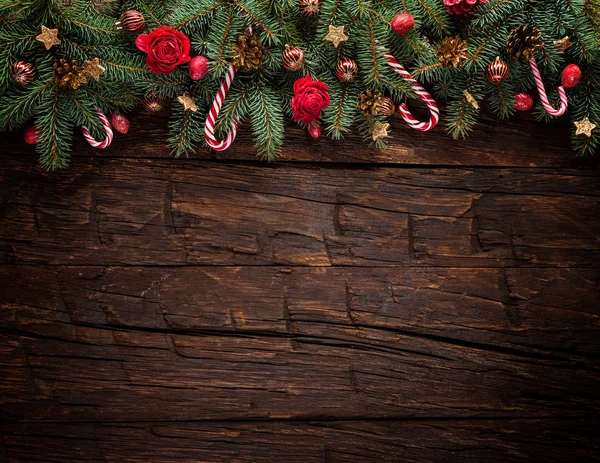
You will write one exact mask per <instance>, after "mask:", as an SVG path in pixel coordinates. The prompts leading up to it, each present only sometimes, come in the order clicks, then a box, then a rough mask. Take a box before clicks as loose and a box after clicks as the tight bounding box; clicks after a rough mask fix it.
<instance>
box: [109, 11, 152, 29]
mask: <svg viewBox="0 0 600 463" xmlns="http://www.w3.org/2000/svg"><path fill="white" fill-rule="evenodd" d="M145 24H146V23H145V21H144V15H143V14H142V13H140V12H139V11H136V10H127V11H125V12H124V13H123V14H122V15H121V19H119V20H118V21H117V22H116V23H115V26H116V27H117V29H123V30H124V31H127V32H137V31H139V30H141V29H143V28H144V25H145Z"/></svg>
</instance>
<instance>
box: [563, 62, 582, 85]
mask: <svg viewBox="0 0 600 463" xmlns="http://www.w3.org/2000/svg"><path fill="white" fill-rule="evenodd" d="M580 79H581V69H579V66H577V65H576V64H569V65H568V66H567V67H566V68H564V69H563V72H562V75H561V76H560V81H561V82H562V84H563V87H566V88H573V87H575V86H576V85H577V84H578V83H579V80H580Z"/></svg>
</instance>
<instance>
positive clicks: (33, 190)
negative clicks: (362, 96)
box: [0, 114, 600, 463]
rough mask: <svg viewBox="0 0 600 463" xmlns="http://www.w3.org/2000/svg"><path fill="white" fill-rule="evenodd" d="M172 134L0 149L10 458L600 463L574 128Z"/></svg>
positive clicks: (593, 172)
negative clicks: (72, 149) (55, 157)
mask: <svg viewBox="0 0 600 463" xmlns="http://www.w3.org/2000/svg"><path fill="white" fill-rule="evenodd" d="M166 123H167V120H166V116H164V115H159V116H149V115H147V114H138V115H135V116H134V117H133V122H132V128H131V131H130V133H129V134H128V135H126V136H122V135H118V136H117V137H116V140H115V142H114V144H113V146H112V147H110V148H109V149H108V150H105V151H104V152H101V151H94V150H92V149H91V148H89V147H86V146H84V145H83V144H79V145H78V146H77V148H76V155H75V156H73V160H72V165H71V167H70V168H69V169H68V170H64V171H60V172H54V173H45V172H43V171H42V170H41V169H40V168H39V167H38V166H37V165H36V158H35V155H34V154H33V150H32V149H31V148H30V147H26V146H25V145H23V144H22V142H21V134H12V135H8V134H3V135H2V136H1V138H0V143H1V144H0V151H1V152H2V153H3V154H2V158H1V165H0V192H1V197H0V200H1V202H0V263H1V265H0V289H1V291H0V414H1V415H2V418H3V419H2V424H0V461H7V462H10V463H26V462H32V463H33V462H35V463H38V462H40V463H41V462H61V463H62V462H96V461H97V462H114V463H124V462H135V463H138V462H139V463H148V462H149V463H171V462H178V463H182V462H247V463H250V462H253V463H256V462H278V463H283V462H301V463H311V462H324V463H334V462H344V463H349V462H378V461H392V462H423V461H433V462H438V461H442V462H443V461H449V462H456V461H475V462H482V461H499V462H500V461H501V462H509V461H543V462H550V461H556V462H572V461H582V462H588V461H598V460H600V439H599V438H598V436H599V435H600V434H599V433H598V429H597V428H598V426H597V425H598V418H599V413H598V411H599V405H600V393H599V390H600V389H599V386H600V375H599V371H600V355H599V354H600V337H599V336H600V323H599V315H600V304H599V302H600V288H599V286H598V282H599V280H600V219H599V217H598V214H599V213H600V183H599V173H600V170H598V169H597V167H598V159H587V160H582V159H577V158H575V157H574V155H573V153H572V152H571V150H570V148H569V141H568V134H569V130H570V128H569V127H568V126H567V125H564V124H561V123H559V124H555V125H542V124H537V123H535V122H532V121H528V120H520V121H516V122H510V123H502V124H501V123H497V122H493V121H491V120H484V121H483V122H482V124H481V125H480V126H479V127H478V129H477V130H476V132H475V133H474V134H473V136H472V137H471V138H470V139H469V140H467V141H463V142H453V141H451V140H450V139H448V138H447V137H446V135H445V134H444V131H443V128H442V127H439V128H437V129H436V130H435V131H434V132H432V133H427V134H420V133H417V132H415V131H412V130H410V129H408V128H407V127H406V126H404V125H403V124H402V122H401V121H400V120H399V119H397V120H395V121H394V124H393V129H394V132H393V133H394V140H393V142H392V146H391V148H390V149H389V150H387V151H383V152H379V151H375V150H372V149H369V148H367V147H366V146H365V145H364V144H362V143H361V142H360V141H359V140H358V139H357V138H356V137H349V138H348V139H347V140H345V141H342V142H338V143H333V142H331V141H328V140H326V139H322V140H318V141H315V140H312V139H309V138H307V136H306V135H305V134H304V132H302V131H301V130H299V129H297V128H293V127H290V128H289V130H288V142H287V144H286V146H285V148H284V150H283V154H282V156H281V158H280V159H281V160H280V161H279V162H277V163H274V164H267V163H265V162H261V161H258V160H257V159H255V157H254V154H253V149H252V148H251V144H250V142H249V141H248V140H249V138H250V137H249V132H248V130H247V129H246V127H243V129H242V130H241V133H240V136H239V140H238V141H236V143H235V144H234V146H233V148H232V149H231V150H230V151H227V152H225V153H219V154H217V153H209V152H207V151H200V152H198V154H197V155H196V156H194V157H193V158H191V159H181V160H173V159H170V158H169V150H168V149H167V148H164V147H163V146H162V144H161V143H162V140H164V138H165V129H164V127H165V125H166Z"/></svg>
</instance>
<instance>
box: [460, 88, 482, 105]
mask: <svg viewBox="0 0 600 463" xmlns="http://www.w3.org/2000/svg"><path fill="white" fill-rule="evenodd" d="M463 95H464V96H465V100H467V102H468V103H469V104H470V105H471V106H473V107H474V108H475V109H479V103H477V100H476V99H475V97H474V96H473V95H471V94H470V93H469V91H468V90H464V91H463Z"/></svg>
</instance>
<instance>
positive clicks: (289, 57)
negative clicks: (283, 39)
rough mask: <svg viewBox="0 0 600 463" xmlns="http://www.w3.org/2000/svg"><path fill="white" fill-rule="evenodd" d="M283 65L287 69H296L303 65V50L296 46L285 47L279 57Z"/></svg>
mask: <svg viewBox="0 0 600 463" xmlns="http://www.w3.org/2000/svg"><path fill="white" fill-rule="evenodd" d="M281 62H282V63H283V67H284V68H286V69H287V70H288V71H298V70H299V69H300V68H301V67H302V66H304V52H303V51H302V50H300V48H298V47H290V46H287V47H285V50H284V51H283V56H282V58H281Z"/></svg>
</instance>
